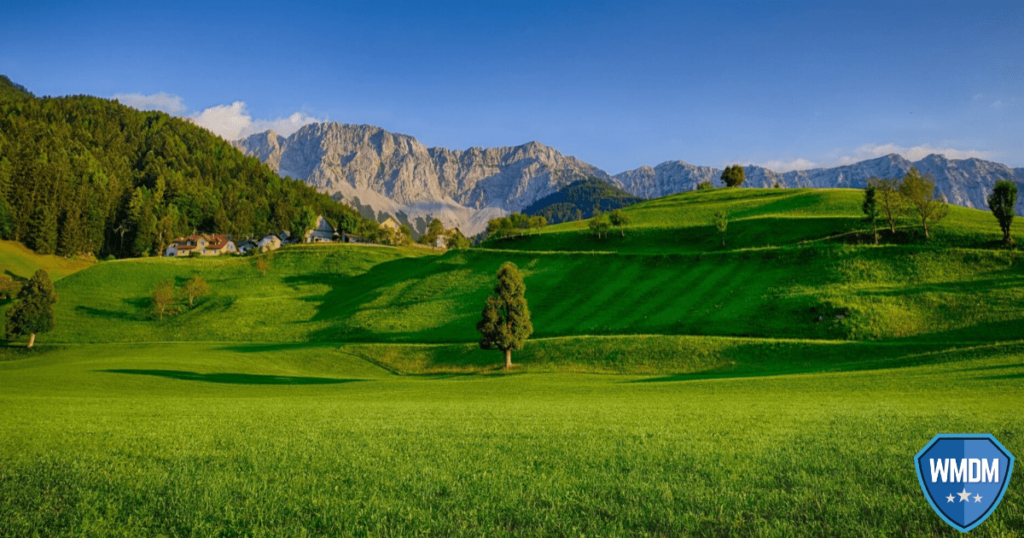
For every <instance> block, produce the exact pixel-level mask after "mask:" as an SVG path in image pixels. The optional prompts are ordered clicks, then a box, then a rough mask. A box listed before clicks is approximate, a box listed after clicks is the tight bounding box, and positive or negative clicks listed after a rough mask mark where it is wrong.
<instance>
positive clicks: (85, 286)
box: [40, 189, 1024, 372]
mask: <svg viewBox="0 0 1024 538" xmlns="http://www.w3.org/2000/svg"><path fill="white" fill-rule="evenodd" d="M857 197H858V195H857V193H856V192H855V191H780V190H767V191H766V190H762V191H756V190H752V189H745V190H742V191H740V190H720V191H716V192H713V193H710V194H708V193H702V192H696V193H687V194H684V195H678V196H673V197H669V198H666V199H664V200H654V201H650V202H645V203H644V204H639V205H638V206H636V208H632V207H631V208H629V210H628V211H629V212H630V214H631V215H632V216H633V217H634V219H633V223H632V224H631V225H630V228H628V229H627V233H626V237H625V238H624V239H623V238H618V237H615V236H614V234H613V236H612V237H611V238H608V239H604V240H601V241H603V242H606V243H604V244H606V245H609V246H612V247H618V250H607V251H587V250H580V249H585V247H587V246H590V245H597V244H598V240H596V239H594V240H591V239H589V238H587V237H586V236H580V235H579V234H578V233H577V232H575V231H571V226H572V225H571V224H566V225H560V226H553V227H551V230H548V231H545V232H544V233H542V234H539V235H536V236H534V237H532V238H528V239H526V240H516V241H506V242H492V243H488V245H489V246H501V247H502V248H501V249H487V248H482V249H471V250H467V251H452V252H448V253H446V254H443V255H437V254H434V253H431V252H429V251H425V250H422V249H411V248H410V249H395V248H385V247H372V246H352V245H316V246H303V247H289V248H287V249H284V250H282V251H280V252H278V253H277V254H276V256H275V257H274V261H273V263H272V270H271V271H270V273H269V274H268V275H266V276H261V275H260V274H259V272H258V271H257V270H256V268H255V259H253V258H223V259H195V260H193V259H181V260H178V259H142V260H123V261H118V262H109V263H103V264H100V265H98V266H96V267H93V268H91V269H89V270H86V271H82V272H79V273H76V274H74V275H72V276H70V277H67V278H65V279H64V280H62V281H61V282H59V283H58V286H57V288H58V292H59V293H60V294H61V301H60V303H58V307H57V308H58V320H59V322H58V327H57V329H56V330H55V331H54V332H52V333H49V334H47V335H45V336H44V337H43V338H41V339H40V341H41V342H51V343H85V342H89V343H104V342H188V341H192V342H264V343H295V342H309V343H367V344H369V343H374V344H456V345H457V347H456V348H448V349H447V351H446V353H447V352H453V353H454V355H453V356H459V357H463V356H465V354H466V353H470V351H472V345H473V343H474V342H476V340H477V338H478V335H477V333H476V331H475V323H476V321H477V320H478V318H479V314H480V309H481V306H482V304H483V302H484V298H485V297H486V296H487V294H488V293H489V291H490V288H491V287H492V286H493V275H494V273H495V271H496V269H497V268H498V266H500V264H501V263H502V262H504V261H506V260H512V261H514V262H515V263H516V264H518V265H519V266H520V267H521V268H522V269H523V271H524V273H525V275H526V284H527V290H528V291H527V298H528V300H529V301H530V308H531V311H532V312H533V321H534V327H535V334H534V338H535V339H560V338H561V339H565V338H571V339H572V342H571V343H564V342H563V344H562V345H563V347H564V348H565V349H569V348H572V349H578V350H590V351H584V352H583V353H584V354H586V353H591V354H592V355H594V356H597V355H598V354H599V353H605V355H608V356H611V355H617V356H621V357H620V358H621V360H622V361H625V362H623V363H622V364H634V363H635V364H639V362H637V361H638V359H637V358H639V357H644V356H657V357H666V360H668V359H667V357H670V356H671V355H672V353H673V351H672V350H674V349H677V348H678V346H680V345H682V346H684V347H685V346H690V347H689V348H687V349H691V348H693V349H696V348H698V347H700V346H698V345H696V344H694V341H688V340H686V338H698V337H731V338H740V339H755V340H756V339H796V340H801V341H808V340H816V341H822V342H829V341H873V342H890V343H894V344H896V343H906V344H908V345H909V344H914V345H918V344H925V343H928V344H934V343H939V344H940V345H945V346H952V345H976V344H986V343H992V342H997V341H1016V340H1020V339H1021V338H1022V336H1021V333H1020V331H1019V327H1020V326H1021V323H1022V321H1024V256H1022V254H1020V253H1017V252H1010V251H1005V250H996V249H993V248H967V247H966V246H963V245H975V246H976V247H985V246H986V245H988V244H989V243H990V242H991V241H992V240H995V239H998V236H999V233H998V229H997V228H996V226H995V224H994V220H993V221H992V222H989V220H988V219H986V218H985V217H989V219H990V218H991V217H990V216H988V215H987V214H986V213H983V212H981V211H972V210H966V209H958V210H955V211H954V212H953V214H951V216H950V217H949V218H948V219H947V220H946V221H943V224H942V225H941V226H940V227H939V229H938V230H937V231H936V238H935V239H934V240H933V241H932V242H929V243H925V242H922V241H919V240H913V239H912V238H911V237H910V235H911V234H910V233H909V232H902V235H898V236H897V238H896V239H898V240H901V241H902V242H903V243H907V244H888V245H881V246H874V245H866V244H857V242H855V241H848V240H847V239H846V238H849V237H852V236H853V234H855V233H858V232H857V230H860V229H862V228H863V224H862V223H861V222H860V221H859V217H858V215H857V211H858V210H859V207H858V205H857V204H858V198H857ZM720 207H725V208H728V210H729V211H730V213H731V214H732V215H733V218H734V219H735V220H734V221H733V225H732V226H731V227H730V229H731V230H735V232H734V235H732V236H730V239H729V244H728V245H727V248H726V249H724V250H723V249H721V247H720V246H719V245H718V244H716V239H714V238H712V239H710V240H708V239H706V238H704V237H703V235H704V234H703V233H702V231H701V230H702V229H703V227H704V225H703V224H702V223H703V219H704V217H703V215H706V214H708V213H710V212H713V211H714V210H716V208H720ZM780 223H785V224H787V225H788V227H787V226H781V225H780ZM567 228H570V230H569V231H567V230H566V229H567ZM650 230H655V231H656V232H657V233H648V232H649V231H650ZM659 237H662V238H664V237H673V238H674V239H673V240H672V242H671V244H669V245H667V246H666V247H665V249H664V250H665V252H660V253H657V254H655V253H652V252H651V251H652V250H654V249H655V248H656V247H657V245H658V244H659V242H658V238H659ZM768 238H771V239H772V242H773V243H774V244H776V245H781V246H769V245H768ZM708 243H710V244H708ZM737 244H738V245H737ZM535 245H544V246H550V247H562V248H563V249H564V250H559V249H557V248H552V249H551V250H548V251H530V250H512V248H513V247H514V248H516V249H522V248H526V247H530V246H535ZM733 245H736V247H740V248H735V247H734V248H729V247H730V246H733ZM956 245H961V246H956ZM576 247H580V249H577V250H570V249H573V248H576ZM197 274H198V275H202V276H203V277H204V278H205V279H206V280H207V281H208V282H209V283H210V286H211V288H212V293H211V295H210V296H209V297H206V298H204V299H203V300H201V301H200V303H199V304H198V305H197V306H196V307H195V308H194V309H191V310H189V309H186V308H184V306H183V305H181V304H179V306H178V307H177V310H178V313H176V314H173V315H171V316H169V317H168V318H167V319H164V320H162V321H160V320H157V319H155V318H154V316H153V315H152V314H151V313H150V312H149V296H150V293H151V292H152V289H153V287H154V286H155V285H156V284H157V283H158V282H161V281H166V280H173V281H175V282H176V283H177V285H178V286H179V287H180V286H181V285H182V284H183V283H184V281H185V280H187V279H188V278H191V276H193V275H197ZM638 335H643V336H644V338H641V339H638V340H634V341H631V343H629V345H626V344H625V342H627V341H626V340H618V341H612V342H611V343H609V341H607V340H600V339H598V338H597V337H610V336H621V337H632V336H638ZM659 337H666V338H667V337H672V338H676V340H666V341H664V342H662V341H658V338H659ZM678 338H683V340H678ZM537 342H540V340H537ZM551 342H554V340H551ZM666 342H668V343H666ZM672 342H675V343H672ZM679 342H682V343H679ZM698 342H699V341H698ZM541 345H542V344H540V343H534V344H531V346H532V347H531V348H528V350H527V351H525V352H524V356H528V355H529V353H530V351H529V349H534V350H539V349H540V347H539V346H541ZM543 345H548V346H550V345H554V344H551V343H548V344H543ZM619 345H621V347H622V349H621V350H618V351H616V352H615V353H613V352H612V351H614V350H613V348H615V347H616V346H619ZM702 345H703V344H702ZM458 346H468V347H465V348H463V347H458ZM674 346H675V347H674ZM591 348H593V349H591ZM711 348H713V349H717V347H716V346H711ZM403 349H405V350H406V351H409V352H411V351H412V350H411V348H403ZM680 349H681V348H680ZM460 350H463V351H460ZM600 350H603V351H600ZM658 350H661V351H658ZM538 352H539V351H538ZM417 353H419V355H417V357H420V358H418V359H409V360H407V361H405V363H406V364H409V365H412V364H420V365H423V364H434V365H435V366H431V367H430V368H435V367H436V368H437V369H441V370H443V369H444V365H443V363H444V360H441V361H440V363H442V364H440V365H438V360H437V358H436V357H435V355H436V353H435V351H429V350H427V351H422V350H421V351H417ZM423 353H426V354H427V355H423ZM388 354H389V355H388V356H389V357H393V358H392V359H388V360H391V361H392V362H394V363H395V364H399V363H403V361H404V360H405V359H402V358H400V357H396V356H395V354H394V352H393V351H389V352H388ZM470 354H471V355H473V356H474V357H477V358H464V359H452V360H453V361H455V362H458V360H463V361H464V362H465V361H468V362H466V364H483V362H484V361H485V359H480V358H479V357H483V356H486V354H484V355H475V354H474V353H470ZM652 354H653V355H652ZM713 355H714V356H713V357H711V358H710V359H708V361H707V362H706V363H702V364H703V366H702V367H700V368H682V370H686V371H692V372H696V371H704V372H712V371H719V372H728V371H735V372H739V371H742V370H743V368H744V366H743V365H742V364H740V362H742V361H740V362H737V361H736V360H735V355H736V354H735V353H733V352H729V353H726V352H715V353H713ZM796 355H800V354H799V353H797V354H796ZM796 355H794V357H796ZM883 355H884V354H883ZM423 357H426V358H423ZM794 360H797V361H798V362H799V361H800V360H802V359H800V358H799V357H797V358H795V359H794ZM851 360H852V359H851ZM852 362H857V361H855V360H852ZM589 364H590V365H591V366H589V367H588V368H589V369H590V370H594V371H597V370H602V368H601V367H600V366H599V365H596V364H595V363H594V361H593V360H590V361H589ZM559 368H563V369H570V370H572V369H573V368H572V367H571V366H570V365H562V366H559ZM637 368H638V369H640V370H643V371H655V370H657V371H679V370H680V367H679V365H678V364H676V363H675V362H673V361H671V360H668V362H666V363H665V364H664V368H662V369H658V368H652V367H650V366H649V365H648V366H644V367H642V368H641V367H640V366H637ZM815 368H817V367H815ZM399 369H401V368H399ZM421 369H422V367H420V366H417V367H415V368H413V370H421ZM470 369H472V368H470ZM674 369H675V370H674ZM604 370H628V368H625V367H622V368H619V367H612V368H604ZM779 370H780V371H788V370H787V368H786V367H785V365H779Z"/></svg>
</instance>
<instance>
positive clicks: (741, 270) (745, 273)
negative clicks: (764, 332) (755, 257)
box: [690, 263, 760, 332]
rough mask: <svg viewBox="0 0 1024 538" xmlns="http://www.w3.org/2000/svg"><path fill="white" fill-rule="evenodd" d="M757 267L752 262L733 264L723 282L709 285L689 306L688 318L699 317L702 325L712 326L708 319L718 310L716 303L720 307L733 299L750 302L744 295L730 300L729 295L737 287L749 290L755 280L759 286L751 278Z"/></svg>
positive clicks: (744, 317)
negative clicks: (698, 298)
mask: <svg viewBox="0 0 1024 538" xmlns="http://www.w3.org/2000/svg"><path fill="white" fill-rule="evenodd" d="M758 269H759V267H758V266H757V265H755V264H752V263H737V264H735V266H734V267H733V268H732V270H731V272H730V273H729V274H728V276H727V277H726V280H725V282H722V283H720V284H717V285H714V286H711V287H710V288H708V293H706V294H705V295H704V296H703V297H702V298H701V299H700V303H697V304H695V305H694V306H693V307H691V309H690V314H691V317H690V319H693V318H699V319H701V324H702V325H704V326H712V327H713V326H714V324H712V323H709V321H710V320H711V319H712V317H713V315H714V313H716V312H718V311H719V309H718V308H716V305H718V304H722V308H725V305H726V304H729V303H730V302H733V301H735V302H737V303H741V302H742V303H743V304H750V303H749V302H747V301H745V300H744V299H749V298H747V297H744V298H741V299H732V300H730V297H733V294H734V292H735V291H736V290H737V289H738V288H746V289H748V290H749V286H750V285H751V284H752V283H755V282H756V283H757V284H756V285H758V286H760V282H758V281H757V279H754V278H751V277H752V276H753V275H754V274H755V273H758ZM694 314H695V315H694ZM746 318H749V315H743V316H738V317H736V318H732V319H746ZM702 332H721V331H702Z"/></svg>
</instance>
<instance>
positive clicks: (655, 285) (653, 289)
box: [608, 267, 692, 332]
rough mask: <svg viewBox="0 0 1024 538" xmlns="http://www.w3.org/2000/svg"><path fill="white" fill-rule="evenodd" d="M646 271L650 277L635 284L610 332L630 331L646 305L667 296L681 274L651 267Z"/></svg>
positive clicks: (621, 306)
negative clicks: (654, 269) (672, 284)
mask: <svg viewBox="0 0 1024 538" xmlns="http://www.w3.org/2000/svg"><path fill="white" fill-rule="evenodd" d="M646 269H647V270H648V273H647V275H648V276H646V277H645V278H641V279H639V280H638V281H637V282H635V283H634V284H635V285H634V287H633V289H632V293H631V294H630V295H631V297H628V296H627V297H625V298H624V300H623V301H622V302H621V303H620V306H619V311H618V315H616V316H615V319H614V320H613V321H612V323H610V324H609V325H608V330H609V332H620V331H624V330H626V329H628V328H629V327H630V325H631V324H632V323H633V322H634V321H635V320H636V316H637V315H639V314H638V313H640V312H643V311H645V309H644V307H645V305H647V304H648V303H650V302H651V301H654V300H656V299H658V298H661V297H663V296H664V295H665V294H666V290H668V289H670V288H671V286H670V285H669V283H670V282H672V281H673V280H676V279H678V278H679V274H678V273H674V272H672V271H653V270H652V268H650V267H646ZM690 273H692V270H691V271H687V272H686V273H684V274H690Z"/></svg>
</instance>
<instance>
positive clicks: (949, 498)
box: [946, 493, 953, 503]
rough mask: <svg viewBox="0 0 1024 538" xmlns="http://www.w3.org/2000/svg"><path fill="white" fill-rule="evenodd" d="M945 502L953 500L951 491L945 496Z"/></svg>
mask: <svg viewBox="0 0 1024 538" xmlns="http://www.w3.org/2000/svg"><path fill="white" fill-rule="evenodd" d="M946 502H948V503H951V502H953V494H952V493H950V494H949V497H946Z"/></svg>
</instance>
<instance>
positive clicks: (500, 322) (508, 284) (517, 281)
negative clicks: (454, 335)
mask: <svg viewBox="0 0 1024 538" xmlns="http://www.w3.org/2000/svg"><path fill="white" fill-rule="evenodd" d="M476 328H477V330H478V331H480V335H481V338H480V348H481V349H497V350H499V351H501V352H502V353H504V354H505V370H510V369H511V368H512V351H514V350H518V349H522V348H523V345H524V344H526V339H527V338H529V337H530V335H531V334H533V324H532V323H531V322H530V309H529V307H528V306H527V303H526V284H525V283H524V282H523V274H522V273H521V272H520V271H519V267H517V266H516V264H514V263H512V262H505V263H504V264H502V266H501V268H500V269H498V285H497V286H495V288H494V295H491V296H490V297H488V298H487V302H486V303H485V304H484V310H483V318H482V319H481V320H480V322H479V323H477V324H476Z"/></svg>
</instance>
